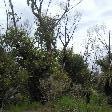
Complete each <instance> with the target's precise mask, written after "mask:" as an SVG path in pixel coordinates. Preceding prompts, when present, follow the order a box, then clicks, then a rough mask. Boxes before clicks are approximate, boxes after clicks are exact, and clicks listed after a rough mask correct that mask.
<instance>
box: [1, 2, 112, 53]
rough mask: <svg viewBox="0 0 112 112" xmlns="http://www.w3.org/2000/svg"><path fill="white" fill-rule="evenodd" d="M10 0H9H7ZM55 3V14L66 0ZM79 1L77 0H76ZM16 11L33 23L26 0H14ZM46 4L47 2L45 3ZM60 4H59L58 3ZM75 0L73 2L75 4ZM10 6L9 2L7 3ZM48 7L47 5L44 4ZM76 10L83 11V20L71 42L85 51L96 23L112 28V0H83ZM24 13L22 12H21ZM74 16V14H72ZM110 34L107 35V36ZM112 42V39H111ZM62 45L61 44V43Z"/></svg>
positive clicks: (2, 10) (2, 23) (77, 51)
mask: <svg viewBox="0 0 112 112" xmlns="http://www.w3.org/2000/svg"><path fill="white" fill-rule="evenodd" d="M3 1H4V0H0V25H2V26H5V24H4V23H5V22H6V13H5V9H6V8H5V6H4V2H3ZM5 1H8V0H5ZM52 1H53V2H54V1H55V2H54V3H53V4H52V6H51V9H50V10H51V14H52V16H54V15H55V14H57V12H58V13H59V14H60V13H61V9H60V7H59V5H61V6H62V7H61V8H63V7H64V1H65V0H52ZM74 1H77V0H74ZM12 2H13V4H14V9H15V12H17V13H18V14H20V15H21V16H22V19H23V20H26V19H28V20H29V21H30V22H31V23H32V24H33V19H34V18H33V15H32V12H31V9H30V7H28V6H27V4H26V0H12ZM72 2H73V0H72ZM45 4H46V3H45ZM56 4H58V5H56ZM74 4H75V2H73V5H74ZM7 8H8V4H7ZM44 8H46V5H45V6H44ZM74 10H76V11H78V12H80V13H81V15H82V16H81V20H80V22H79V23H78V28H77V30H76V32H75V34H74V38H73V40H72V41H71V43H70V44H69V46H71V45H72V44H73V48H74V51H75V52H76V53H82V54H83V53H84V45H85V44H86V42H87V30H88V29H89V28H91V27H93V26H95V25H97V24H98V25H106V26H107V29H109V30H111V29H112V0H82V2H81V3H80V4H79V5H78V6H76V7H75V9H74ZM21 13H22V14H21ZM71 16H72V15H71ZM107 37H108V36H107V35H106V36H105V38H107ZM111 42H112V41H111ZM59 45H60V47H61V44H60V43H59Z"/></svg>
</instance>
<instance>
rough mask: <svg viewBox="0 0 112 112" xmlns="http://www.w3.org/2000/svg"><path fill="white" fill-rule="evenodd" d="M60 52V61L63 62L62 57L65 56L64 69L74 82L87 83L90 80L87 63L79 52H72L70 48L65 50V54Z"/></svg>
mask: <svg viewBox="0 0 112 112" xmlns="http://www.w3.org/2000/svg"><path fill="white" fill-rule="evenodd" d="M63 55H64V54H63V51H62V53H61V57H60V62H61V64H63V57H64V58H65V59H64V61H65V64H64V69H65V71H66V72H67V73H68V75H69V76H70V78H71V79H72V81H73V82H74V83H79V84H86V83H87V84H88V81H89V80H90V73H89V69H88V66H87V64H86V63H85V61H84V59H83V57H82V56H81V55H79V54H74V53H73V51H72V50H67V51H66V52H65V56H63Z"/></svg>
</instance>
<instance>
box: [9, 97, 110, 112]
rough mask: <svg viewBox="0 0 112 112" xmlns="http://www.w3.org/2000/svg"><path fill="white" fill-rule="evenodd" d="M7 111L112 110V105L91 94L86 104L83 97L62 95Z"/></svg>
mask: <svg viewBox="0 0 112 112" xmlns="http://www.w3.org/2000/svg"><path fill="white" fill-rule="evenodd" d="M100 98H101V96H100ZM99 103H100V104H99ZM8 112H112V107H111V106H110V105H107V104H106V103H103V100H102V102H101V101H100V100H99V97H96V96H92V98H91V103H90V104H86V103H85V101H84V100H83V99H78V98H73V97H71V96H62V97H61V98H58V99H57V100H56V101H53V102H48V103H47V104H46V105H41V104H39V103H36V102H34V103H23V104H18V105H16V106H10V108H9V111H8Z"/></svg>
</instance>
